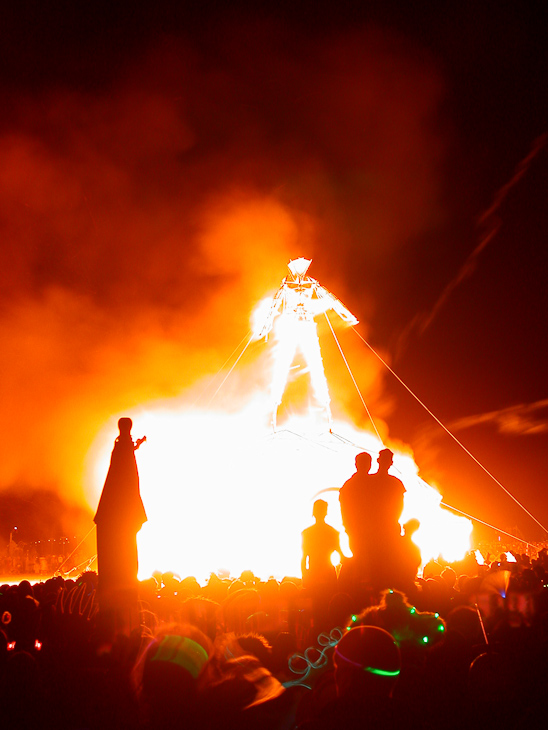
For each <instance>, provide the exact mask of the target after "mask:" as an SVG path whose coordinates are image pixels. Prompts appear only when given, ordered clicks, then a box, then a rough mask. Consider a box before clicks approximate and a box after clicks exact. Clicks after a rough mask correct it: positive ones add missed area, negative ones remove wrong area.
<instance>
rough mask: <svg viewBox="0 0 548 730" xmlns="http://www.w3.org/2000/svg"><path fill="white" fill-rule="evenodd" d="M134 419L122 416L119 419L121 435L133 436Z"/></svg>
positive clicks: (124, 436) (125, 436) (123, 436)
mask: <svg viewBox="0 0 548 730" xmlns="http://www.w3.org/2000/svg"><path fill="white" fill-rule="evenodd" d="M132 426H133V421H132V420H131V418H120V420H119V421H118V428H119V429H120V436H121V437H122V438H131V427H132Z"/></svg>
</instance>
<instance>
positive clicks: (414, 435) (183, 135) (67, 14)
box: [0, 2, 548, 540]
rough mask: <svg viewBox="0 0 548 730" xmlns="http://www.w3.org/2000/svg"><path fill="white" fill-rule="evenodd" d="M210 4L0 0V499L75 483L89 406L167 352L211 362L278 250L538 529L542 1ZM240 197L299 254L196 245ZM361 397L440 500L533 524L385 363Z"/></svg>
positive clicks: (545, 399) (124, 403)
mask: <svg viewBox="0 0 548 730" xmlns="http://www.w3.org/2000/svg"><path fill="white" fill-rule="evenodd" d="M51 5H54V9H52V8H51V7H49V6H51ZM225 5H226V6H228V4H221V3H218V4H211V3H205V4H202V3H200V4H199V7H198V4H192V5H191V4H189V5H188V6H187V5H185V4H183V3H177V4H173V5H172V6H170V5H167V4H165V3H161V2H160V3H149V4H145V7H138V6H137V5H135V6H134V7H132V8H131V9H130V10H127V9H125V10H122V8H116V7H111V6H110V4H106V3H105V4H104V5H103V4H101V3H86V2H83V3H73V2H70V3H69V2H59V3H55V4H52V3H44V4H42V3H15V2H13V3H4V4H3V5H2V8H1V9H0V28H1V30H0V33H1V38H2V42H1V44H0V54H1V57H0V93H1V95H2V97H3V99H2V109H3V113H2V116H1V118H0V160H1V161H2V163H1V165H0V169H1V172H0V189H1V195H0V242H1V243H0V245H1V247H2V248H1V250H2V259H3V262H4V263H3V265H2V267H1V268H2V272H1V274H0V275H1V277H2V286H1V291H0V307H1V309H0V340H1V341H2V345H3V348H2V349H3V352H4V358H3V359H4V361H5V362H4V368H5V373H4V377H3V378H2V381H3V384H2V386H1V387H2V401H1V402H2V405H1V406H0V415H1V423H2V425H1V427H0V428H1V429H2V438H3V442H4V444H6V452H7V453H8V457H7V458H6V460H5V464H4V466H3V467H2V468H1V469H0V484H1V485H2V488H3V489H4V493H6V494H9V493H11V492H13V491H14V490H16V491H17V490H18V489H19V490H20V489H22V488H25V489H30V488H38V487H47V488H50V487H51V488H57V487H58V486H59V488H60V489H61V491H62V492H63V494H64V495H65V496H67V497H69V496H70V495H71V494H72V493H71V491H70V490H71V489H72V490H73V492H74V494H78V486H77V483H78V477H77V475H76V474H77V472H75V473H74V474H72V475H71V476H69V472H70V470H71V469H73V468H76V469H77V467H75V466H74V465H75V464H78V463H79V462H80V461H82V454H83V453H85V445H86V444H89V442H90V441H91V440H92V438H93V434H94V433H96V431H97V429H98V428H100V426H101V424H102V422H103V421H104V420H105V419H106V418H107V417H108V416H109V415H110V414H111V413H112V412H117V411H118V410H119V409H122V408H131V406H133V405H136V404H137V403H139V402H141V400H142V399H143V398H144V397H145V394H146V396H147V397H159V396H164V397H165V396H169V395H171V394H175V393H176V392H177V391H178V389H180V388H181V387H183V386H184V383H183V384H181V383H178V382H175V381H174V377H175V375H174V374H175V373H178V372H180V366H181V361H182V360H184V361H185V363H186V366H187V371H186V378H187V383H188V384H190V383H191V382H193V380H195V379H196V378H197V377H198V375H199V373H200V371H201V370H203V369H204V368H205V367H208V368H210V369H212V370H215V369H216V368H217V367H219V366H220V365H221V364H222V362H223V361H224V360H225V358H226V357H227V355H228V354H229V353H230V351H231V350H232V348H233V347H234V346H235V345H236V344H237V342H238V341H239V339H240V338H241V336H242V334H243V331H245V326H246V325H245V319H246V318H247V316H248V313H249V307H250V306H251V305H252V302H253V300H254V299H256V298H259V297H260V296H261V293H260V292H261V290H264V287H266V288H267V289H268V287H269V286H270V289H272V288H275V287H276V286H277V284H278V282H279V279H280V278H281V276H283V274H284V269H285V264H286V259H287V253H288V252H290V253H291V254H292V255H311V256H312V257H313V259H314V264H313V270H311V272H310V273H311V274H312V275H313V276H315V277H316V278H318V279H319V280H320V281H321V282H322V283H324V284H325V285H326V286H328V287H329V288H330V289H332V290H334V291H335V292H336V293H337V294H339V295H340V296H341V298H342V299H343V301H345V303H346V304H347V305H348V306H349V307H350V309H351V310H352V311H354V312H355V313H356V314H357V316H358V317H359V319H360V321H361V323H362V328H360V331H361V332H362V334H363V335H364V336H366V337H367V339H368V340H369V341H370V342H371V344H372V345H373V346H374V347H376V348H378V349H379V350H380V351H381V352H382V353H383V356H384V357H385V358H387V359H388V360H389V361H390V362H391V364H392V366H393V368H394V369H395V370H396V372H397V373H398V374H399V375H400V376H401V378H402V379H403V380H404V381H405V382H406V383H407V385H408V386H409V387H410V388H412V389H413V390H414V391H415V392H416V393H417V395H419V396H420V398H421V399H422V400H423V401H424V402H425V403H426V404H427V405H428V406H429V407H430V408H431V409H432V410H433V412H434V413H435V414H436V415H437V416H438V418H440V419H441V420H442V421H443V422H444V423H445V424H446V425H447V426H448V427H450V428H452V429H453V430H454V433H455V434H456V435H457V436H458V438H459V439H461V440H462V441H463V443H465V444H466V446H467V447H468V448H469V449H470V450H471V451H472V453H474V454H475V455H476V456H477V458H478V459H479V460H480V461H481V462H482V463H483V464H484V465H485V466H486V467H487V468H488V469H489V470H491V471H492V472H493V473H494V474H495V475H496V476H497V478H498V479H499V480H500V481H501V482H502V483H503V484H504V485H505V487H506V488H507V489H508V490H509V491H510V492H511V493H512V494H514V495H515V496H516V497H517V498H518V499H519V500H520V501H523V502H524V503H525V504H526V505H527V507H528V509H529V510H530V511H531V512H532V513H533V514H534V515H535V517H536V518H537V519H538V520H539V521H540V522H541V523H542V524H543V525H548V498H547V497H546V494H547V492H548V482H547V478H546V457H545V455H546V453H547V450H546V447H547V445H548V420H547V416H548V392H547V387H546V335H547V328H546V312H547V304H548V302H547V294H546V283H545V280H546V271H547V263H548V260H547V254H546V236H547V232H548V213H547V210H548V206H547V202H548V201H547V192H548V143H547V144H546V145H545V144H544V141H545V140H544V138H543V137H542V135H544V134H547V133H548V108H547V107H548V101H547V99H548V95H547V93H546V88H547V81H548V73H547V72H548V55H547V50H546V49H547V48H548V43H547V40H548V39H547V37H546V36H547V33H546V28H547V25H546V18H545V17H544V16H542V15H540V14H537V12H536V11H534V10H533V9H532V4H527V6H526V7H521V5H518V4H513V6H511V7H509V8H507V9H501V8H500V7H499V6H498V4H495V3H489V4H487V3H471V2H470V3H467V2H464V3H454V4H452V7H451V8H449V9H448V8H447V7H445V5H446V4H436V7H433V8H432V9H430V10H426V9H423V10H420V9H417V7H416V4H403V3H402V4H399V3H380V2H379V3H368V4H359V6H358V4H355V3H350V2H346V3H344V2H343V3H337V4H336V6H335V5H334V4H331V3H330V4H327V3H305V4H302V3H301V4H300V3H295V4H293V3H287V4H284V3H278V4H276V5H275V6H274V5H273V6H272V9H271V10H268V9H264V7H263V9H262V10H261V11H257V10H251V9H250V8H249V7H247V6H244V5H241V4H233V3H231V4H230V8H228V7H225ZM335 8H336V9H335ZM535 144H536V145H537V146H536V147H535ZM532 151H534V153H533V154H531V152H532ZM528 155H530V158H529V159H527V158H528ZM524 160H526V162H525V163H524ZM520 164H521V165H522V167H521V168H520ZM516 172H518V175H517V176H516ZM250 200H251V201H254V203H253V204H255V203H257V201H269V202H268V205H271V204H272V202H273V201H274V203H275V205H276V206H279V207H280V209H282V210H283V211H285V213H287V214H288V215H289V216H290V217H292V219H293V220H294V221H295V227H296V230H297V231H298V233H299V234H302V236H303V238H302V239H301V240H303V241H305V242H306V243H305V245H304V248H306V250H301V249H300V248H299V245H300V244H299V241H297V242H295V241H293V242H292V243H289V244H287V245H286V244H285V243H282V244H280V246H279V247H278V248H277V247H276V245H275V244H271V246H270V248H269V251H268V255H267V254H266V253H265V252H264V251H260V247H261V244H260V241H258V240H253V241H246V242H245V245H244V243H242V247H241V249H238V251H237V252H236V253H234V254H233V255H232V254H230V255H229V254H228V253H227V244H226V241H223V238H222V236H221V238H220V240H219V241H218V242H217V243H215V241H214V242H213V243H210V244H208V245H204V242H203V241H204V235H205V236H206V238H207V236H208V235H209V236H210V237H211V236H213V233H212V231H214V230H216V229H215V227H214V226H213V228H212V229H210V228H208V226H209V225H210V223H211V219H212V216H213V218H215V220H217V219H219V220H222V219H223V210H225V211H227V210H230V209H231V208H230V206H231V205H235V206H240V207H242V206H244V207H245V206H246V205H247V201H250ZM257 205H259V208H258V210H259V211H260V204H259V203H257ZM212 210H213V211H214V213H213V214H212V213H211V211H212ZM268 210H270V208H268ZM489 210H491V212H490V213H487V212H488V211H489ZM486 213H487V215H486ZM226 215H228V216H229V217H230V215H229V213H226ZM268 225H270V223H268ZM260 226H261V224H260V223H258V224H257V230H258V231H259V232H260V230H261V227H260ZM221 230H225V229H224V228H222V226H221ZM204 231H205V234H204ZM208 231H209V233H208ZM280 235H281V236H282V238H283V235H282V234H280ZM489 236H490V237H489ZM229 238H230V237H229ZM297 238H298V236H297ZM208 240H209V239H208ZM230 240H231V239H230ZM482 242H483V243H485V246H484V247H483V248H481V244H482ZM474 251H476V255H475V256H473V254H474ZM249 257H250V258H251V261H252V263H253V264H254V265H255V266H256V272H255V270H254V268H253V266H252V265H247V266H246V265H244V264H242V262H244V261H246V260H247V258H249ZM470 257H472V259H470ZM467 261H472V263H473V266H470V267H469V269H468V273H467V275H466V276H463V277H462V279H459V278H458V277H459V273H460V272H461V271H462V270H463V267H464V266H465V264H466V262H467ZM238 264H242V271H240V270H239V269H238ZM273 267H274V270H273ZM255 273H257V274H258V276H257V282H256V283H254V284H251V283H249V279H250V278H251V276H252V275H254V274H255ZM268 282H271V284H268ZM452 282H453V284H454V286H452ZM447 287H450V289H449V294H448V296H447V298H446V299H444V300H443V301H442V303H441V304H440V306H438V307H437V304H438V303H440V300H441V298H442V297H443V294H444V292H445V291H447ZM212 291H218V292H219V293H220V295H222V297H224V299H225V301H227V300H229V299H230V297H232V301H233V302H234V309H235V310H238V309H239V308H240V309H241V312H240V314H235V313H233V314H230V313H227V312H225V309H226V307H223V306H221V305H220V304H216V303H215V301H216V300H215V297H214V296H213V295H212V294H211V292H212ZM267 293H268V292H267ZM237 302H238V303H239V304H238V303H237ZM212 314H215V315H216V316H217V317H220V322H219V321H218V322H217V326H215V327H213V326H211V325H210V324H208V323H210V322H211V317H212ZM430 315H431V316H430ZM206 333H207V335H206ZM147 348H148V349H147ZM151 348H155V351H156V352H157V351H160V353H161V356H160V355H159V356H158V358H157V359H158V360H162V358H164V359H163V361H162V362H161V364H159V363H158V362H156V360H155V358H154V357H151V356H150V354H147V352H150V349H151ZM360 352H361V354H362V356H363V357H364V358H365V359H366V360H367V362H369V363H370V362H371V359H370V357H369V355H368V354H367V351H366V350H365V349H362V350H359V349H358V348H357V347H356V346H353V347H352V349H351V354H352V359H353V363H354V364H355V366H356V367H357V369H358V371H359V368H360V365H359V363H358V360H359V358H360ZM128 363H129V364H130V367H129V368H128V367H127V366H128ZM364 367H365V366H364ZM128 371H129V372H128ZM352 397H353V398H354V401H357V399H356V397H355V396H348V398H350V399H352ZM366 397H367V400H368V402H370V404H371V407H372V410H373V412H374V413H378V416H379V418H383V419H384V420H385V421H386V422H387V423H388V426H389V432H390V436H391V437H392V438H394V439H398V440H400V441H401V442H403V443H406V444H410V445H411V447H412V448H413V449H414V452H415V457H416V461H417V463H418V464H419V467H420V469H421V474H422V475H423V476H424V477H425V478H426V479H427V480H432V481H433V482H435V483H437V484H439V485H440V488H441V489H442V492H443V494H444V497H445V500H446V501H447V502H448V503H449V504H452V505H454V506H456V507H459V508H461V509H463V510H465V511H467V512H470V513H472V514H474V515H476V516H478V517H480V518H481V519H484V520H486V521H488V522H490V523H494V524H496V525H498V526H500V527H502V528H503V529H509V530H512V531H513V530H515V529H518V530H520V531H521V532H522V534H523V535H524V537H525V538H526V539H530V540H537V539H540V538H542V537H543V535H542V531H541V529H540V528H539V527H538V525H536V524H535V523H534V522H533V521H532V520H531V519H530V518H528V517H527V516H525V515H523V513H522V512H521V511H520V510H519V509H518V508H516V507H515V506H514V505H513V503H512V502H511V500H510V499H509V498H508V497H506V496H505V495H504V493H503V492H502V490H501V489H500V488H499V487H498V486H497V485H495V484H494V483H493V482H492V481H491V480H490V479H489V478H488V477H486V476H485V475H483V474H482V472H481V470H479V468H478V467H477V466H476V465H475V464H474V463H473V462H472V461H471V460H470V459H469V458H468V457H467V456H466V455H464V454H463V453H462V452H461V451H460V449H459V448H458V447H457V446H456V445H455V444H453V443H452V442H451V440H450V439H449V437H448V436H446V435H444V434H443V432H441V431H440V429H439V428H438V427H437V426H436V424H435V423H434V421H433V420H432V419H431V418H430V417H429V416H428V415H427V414H426V413H425V412H424V410H423V409H422V408H420V406H418V405H417V404H416V403H415V402H414V401H413V399H412V398H411V397H410V396H409V395H408V394H407V393H406V392H405V390H403V389H402V387H401V386H400V385H398V383H397V382H396V381H395V380H394V379H393V378H392V376H390V375H389V374H384V375H382V376H381V377H378V378H377V379H376V380H374V381H373V383H372V385H371V387H370V389H369V390H368V389H367V388H366ZM352 407H353V408H357V407H358V406H357V405H356V403H353V405H352ZM45 434H47V439H48V446H46V445H45V443H44V442H45V438H44V437H45ZM60 464H63V465H64V466H63V468H60V467H59V465H60ZM58 483H59V484H58ZM68 484H72V486H71V487H70V488H69V487H68V486H67V485H68ZM63 490H64V491H63ZM75 498H76V497H75Z"/></svg>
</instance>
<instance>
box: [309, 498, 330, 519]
mask: <svg viewBox="0 0 548 730" xmlns="http://www.w3.org/2000/svg"><path fill="white" fill-rule="evenodd" d="M312 516H313V517H315V519H317V520H320V521H322V520H325V518H326V517H327V502H326V501H324V500H323V499H317V500H316V501H315V502H314V506H313V507H312Z"/></svg>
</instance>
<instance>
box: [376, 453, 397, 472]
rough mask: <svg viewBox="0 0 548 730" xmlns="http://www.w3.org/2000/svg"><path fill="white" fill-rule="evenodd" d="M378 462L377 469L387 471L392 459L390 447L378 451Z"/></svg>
mask: <svg viewBox="0 0 548 730" xmlns="http://www.w3.org/2000/svg"><path fill="white" fill-rule="evenodd" d="M377 461H378V464H379V471H382V472H387V471H388V470H389V469H390V467H391V466H392V463H393V461H394V454H393V453H392V451H390V449H382V451H379V458H378V459H377Z"/></svg>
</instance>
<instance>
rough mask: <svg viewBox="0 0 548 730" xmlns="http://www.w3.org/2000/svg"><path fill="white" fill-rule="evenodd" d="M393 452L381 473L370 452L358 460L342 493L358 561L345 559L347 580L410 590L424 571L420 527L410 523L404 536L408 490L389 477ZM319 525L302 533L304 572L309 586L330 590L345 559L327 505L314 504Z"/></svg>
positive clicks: (386, 454) (384, 458)
mask: <svg viewBox="0 0 548 730" xmlns="http://www.w3.org/2000/svg"><path fill="white" fill-rule="evenodd" d="M392 461H393V453H392V452H391V451H390V450H389V449H383V450H382V451H381V452H380V453H379V457H378V470H377V471H376V472H375V473H373V474H371V473H370V471H371V466H372V458H371V455H370V454H368V453H367V452H362V453H359V454H358V455H357V456H356V462H355V463H356V472H355V473H354V474H353V475H352V477H351V478H350V479H348V481H346V482H345V483H344V485H343V486H342V487H341V489H340V490H339V502H340V507H341V517H342V522H343V526H344V529H345V532H346V534H347V535H348V542H349V547H350V550H351V552H352V556H353V557H352V558H350V559H348V558H347V559H343V563H342V567H341V579H343V577H344V579H345V580H346V582H347V584H348V583H353V584H361V585H367V586H369V587H370V588H372V589H373V590H381V589H383V588H399V589H408V588H409V587H411V586H412V585H413V582H414V580H415V577H416V575H417V571H418V569H419V567H420V551H419V548H418V547H417V546H416V545H415V543H414V542H413V541H412V539H411V538H412V535H413V534H414V532H415V531H416V530H417V528H418V526H419V524H418V521H416V520H410V521H409V522H408V523H407V524H406V525H405V526H404V528H405V532H404V534H403V535H402V534H401V527H400V522H399V520H400V518H401V514H402V512H403V498H404V494H405V487H404V485H403V483H402V482H401V480H400V479H398V478H397V477H395V476H393V475H391V474H389V473H388V471H389V469H390V467H391V466H392ZM313 514H314V517H315V518H316V523H315V524H314V525H312V527H309V528H307V529H306V530H304V531H303V533H302V538H303V541H302V547H303V556H302V566H301V567H302V573H303V581H304V583H305V586H306V585H308V587H310V588H312V589H320V587H323V588H326V589H327V588H328V586H329V584H330V583H331V584H333V581H335V580H336V572H335V568H334V567H333V565H332V563H331V555H332V553H333V552H334V551H336V552H338V553H339V555H340V556H341V558H342V551H341V547H340V542H339V533H338V532H337V531H336V530H335V528H333V527H331V526H330V525H328V524H326V522H325V517H326V515H327V503H326V502H325V501H323V500H317V501H316V502H315V503H314V511H313Z"/></svg>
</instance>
